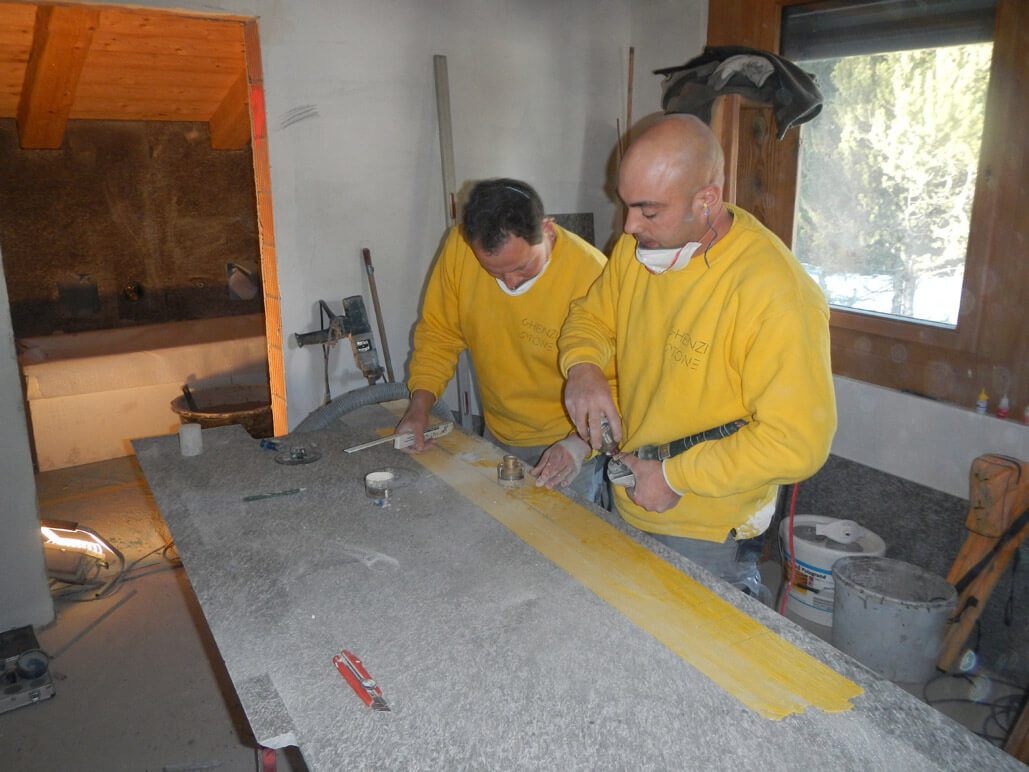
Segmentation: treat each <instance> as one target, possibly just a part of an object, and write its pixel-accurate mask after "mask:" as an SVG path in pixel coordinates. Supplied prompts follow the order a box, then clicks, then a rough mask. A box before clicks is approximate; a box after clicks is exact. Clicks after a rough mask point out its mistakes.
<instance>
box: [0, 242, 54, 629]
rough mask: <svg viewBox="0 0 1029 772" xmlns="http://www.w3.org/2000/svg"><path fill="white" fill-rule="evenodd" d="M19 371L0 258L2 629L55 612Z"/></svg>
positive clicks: (38, 620) (42, 619)
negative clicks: (49, 584)
mask: <svg viewBox="0 0 1029 772" xmlns="http://www.w3.org/2000/svg"><path fill="white" fill-rule="evenodd" d="M20 377H21V376H20V375H19V373H18V360H17V358H16V356H15V351H14V333H13V331H12V328H11V312H10V306H9V305H8V301H7V282H6V281H5V280H4V275H3V263H2V261H0V427H3V432H2V437H0V491H2V492H3V504H2V506H0V632H4V631H7V630H10V629H12V628H15V627H24V626H25V625H43V624H46V623H47V622H49V621H50V620H52V619H53V618H54V606H53V602H52V601H51V600H50V591H49V589H48V586H47V579H46V566H45V564H44V561H43V539H42V537H41V536H40V534H39V509H38V508H37V505H36V486H35V484H34V481H33V477H32V456H31V455H30V452H29V432H28V423H27V422H26V420H25V403H24V402H23V401H22V396H21V383H20V380H19V379H20Z"/></svg>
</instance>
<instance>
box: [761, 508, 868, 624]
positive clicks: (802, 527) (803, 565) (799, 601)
mask: <svg viewBox="0 0 1029 772" xmlns="http://www.w3.org/2000/svg"><path fill="white" fill-rule="evenodd" d="M779 543H780V544H781V545H782V555H783V562H782V567H783V584H784V585H785V584H786V583H788V582H789V579H790V519H789V517H786V518H783V521H782V523H781V524H780V526H779ZM793 546H794V549H795V550H796V573H795V574H794V577H793V581H792V582H791V583H790V587H789V596H788V597H787V599H786V608H787V609H788V610H789V611H790V612H791V613H793V614H796V615H797V616H799V617H803V618H804V619H806V620H808V621H810V622H815V623H816V624H820V625H825V626H826V627H831V626H832V620H833V601H834V595H835V583H834V581H833V576H832V566H833V563H835V562H836V561H837V560H839V559H840V558H844V557H848V556H850V555H872V556H882V555H885V554H886V542H884V541H883V540H882V539H881V538H879V536H877V535H876V534H874V533H872V532H871V531H869V530H868V529H866V528H862V527H861V526H860V525H858V524H857V523H855V522H854V521H853V520H840V519H837V518H833V517H825V516H824V515H794V516H793Z"/></svg>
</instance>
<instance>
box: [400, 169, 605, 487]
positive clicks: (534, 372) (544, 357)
mask: <svg viewBox="0 0 1029 772" xmlns="http://www.w3.org/2000/svg"><path fill="white" fill-rule="evenodd" d="M605 262H606V259H605V258H604V255H603V253H601V252H600V251H599V250H597V249H596V248H594V247H593V246H591V245H590V244H588V243H587V242H586V241H584V240H583V239H581V238H579V237H578V236H576V235H575V234H574V233H571V232H569V231H566V230H565V229H563V228H561V227H560V226H558V225H556V224H555V223H553V222H551V221H550V220H548V219H546V218H545V217H544V214H543V203H542V201H541V200H540V197H539V195H538V194H537V193H536V191H535V190H534V189H533V188H532V187H531V186H530V185H528V184H527V183H525V182H523V181H521V180H514V179H509V178H501V179H493V180H485V181H482V182H479V183H478V184H476V185H475V186H474V187H473V189H472V191H471V193H470V195H469V197H468V202H467V204H466V205H465V208H464V210H463V212H462V223H461V226H460V227H455V228H453V229H451V231H450V233H449V234H448V236H447V241H446V244H445V245H444V247H443V251H442V252H441V253H440V256H439V259H438V260H437V262H436V266H435V267H434V269H433V272H432V275H431V276H430V278H429V283H428V285H427V288H426V292H425V299H424V301H423V304H422V315H421V319H420V320H419V322H418V324H417V325H416V327H415V331H414V350H413V352H412V356H411V365H410V378H409V380H408V388H409V389H410V392H411V403H410V406H409V408H408V410H407V413H406V414H405V415H404V417H403V418H402V419H401V421H400V423H399V424H398V425H397V428H396V431H397V432H398V433H404V432H411V433H413V434H414V436H415V444H414V446H413V447H412V448H411V449H410V451H409V452H414V453H418V452H421V451H422V450H424V449H425V448H426V447H427V446H428V445H429V444H431V442H430V443H427V442H426V441H425V440H424V438H423V436H422V432H423V431H424V429H425V426H426V425H427V422H428V417H429V410H430V409H431V408H432V405H433V404H435V402H436V400H437V399H439V397H440V395H441V394H442V393H443V390H444V389H445V388H446V385H447V383H448V382H449V380H450V378H451V377H452V376H453V373H454V368H455V366H456V364H457V359H458V356H459V355H460V353H461V352H462V351H463V350H465V349H466V348H467V349H468V350H469V351H470V352H471V355H472V359H473V361H474V364H475V371H476V376H477V380H478V384H479V391H480V397H481V399H482V408H483V414H484V415H483V418H484V421H485V424H486V435H487V437H488V438H489V439H491V440H493V441H494V442H496V443H497V444H498V445H500V446H501V447H502V448H503V449H504V450H505V451H507V452H510V453H513V454H515V455H517V456H518V457H519V458H521V459H522V460H523V461H525V462H526V463H528V464H529V465H531V466H533V468H532V469H531V470H530V473H531V474H533V475H534V476H536V478H537V484H538V485H546V486H547V487H550V488H553V487H555V486H560V487H565V486H568V485H569V484H571V483H572V481H573V479H575V478H576V477H577V476H579V475H580V471H581V465H582V461H583V459H585V458H586V457H587V456H588V455H589V453H590V449H589V446H588V445H587V444H586V442H585V441H583V440H582V439H580V438H579V437H578V436H577V435H576V433H575V431H574V430H573V428H572V424H571V421H570V420H569V418H568V415H567V413H566V412H565V408H564V403H563V400H562V390H563V388H564V377H563V375H562V374H561V372H560V371H559V370H558V366H557V336H558V332H559V331H560V329H561V325H562V324H563V323H564V320H565V317H566V316H567V314H568V307H569V306H570V304H571V302H572V301H573V300H575V299H577V298H580V297H582V296H583V295H585V294H586V291H587V290H588V289H589V287H590V285H591V284H592V283H593V281H594V280H595V279H596V278H597V276H599V275H600V271H601V269H602V268H603V266H604V264H605ZM607 371H608V374H607V375H606V376H603V377H606V378H608V379H609V380H611V381H613V363H612V365H611V366H609V367H608V368H607ZM584 477H587V473H586V472H582V477H580V484H579V485H578V486H577V488H578V489H579V490H580V491H581V492H583V493H586V492H587V489H588V485H587V484H586V483H587V482H588V481H587V480H583V479H582V478H584Z"/></svg>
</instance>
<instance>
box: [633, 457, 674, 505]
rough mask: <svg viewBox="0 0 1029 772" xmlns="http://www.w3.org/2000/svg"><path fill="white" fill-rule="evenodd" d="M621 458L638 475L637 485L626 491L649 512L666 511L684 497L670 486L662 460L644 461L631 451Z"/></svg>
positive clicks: (634, 501)
mask: <svg viewBox="0 0 1029 772" xmlns="http://www.w3.org/2000/svg"><path fill="white" fill-rule="evenodd" d="M619 458H620V460H621V462H622V463H623V464H625V465H626V466H627V467H629V468H630V469H631V470H632V473H633V474H634V475H636V486H635V487H633V488H629V489H628V490H627V491H626V493H628V494H629V498H630V499H632V501H633V503H635V504H637V505H639V506H641V507H643V508H644V509H645V510H647V511H648V512H665V511H667V510H669V509H671V508H672V507H674V506H675V505H676V504H678V503H679V499H680V498H682V497H681V496H680V495H679V494H678V493H676V492H675V491H673V490H672V489H671V488H669V487H668V483H666V482H665V476H664V473H663V472H662V471H661V462H660V461H644V460H642V459H639V458H636V456H634V455H632V454H631V453H626V454H625V455H624V456H620V457H619Z"/></svg>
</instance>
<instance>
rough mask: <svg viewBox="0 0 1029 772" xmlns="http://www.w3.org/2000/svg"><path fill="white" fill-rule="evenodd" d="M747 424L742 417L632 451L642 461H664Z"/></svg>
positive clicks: (729, 433) (733, 432)
mask: <svg viewBox="0 0 1029 772" xmlns="http://www.w3.org/2000/svg"><path fill="white" fill-rule="evenodd" d="M746 425H747V422H746V421H744V420H743V419H742V418H740V419H738V420H736V421H730V422H729V423H727V424H722V425H721V426H716V427H715V428H714V429H706V430H705V431H702V432H697V433H696V434H691V435H690V436H689V437H682V438H681V439H678V440H672V441H671V442H666V443H665V444H664V445H644V446H643V447H641V448H637V449H636V450H634V451H633V452H632V454H633V455H634V456H636V457H637V458H642V459H643V460H644V461H664V460H665V459H666V458H671V457H672V456H678V455H679V454H680V453H683V452H684V451H687V450H689V449H690V448H692V447H693V446H694V445H699V444H700V443H702V442H707V441H708V440H721V439H724V438H725V437H728V436H730V435H733V434H736V432H738V431H739V430H740V429H742V428H743V427H744V426H746Z"/></svg>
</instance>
